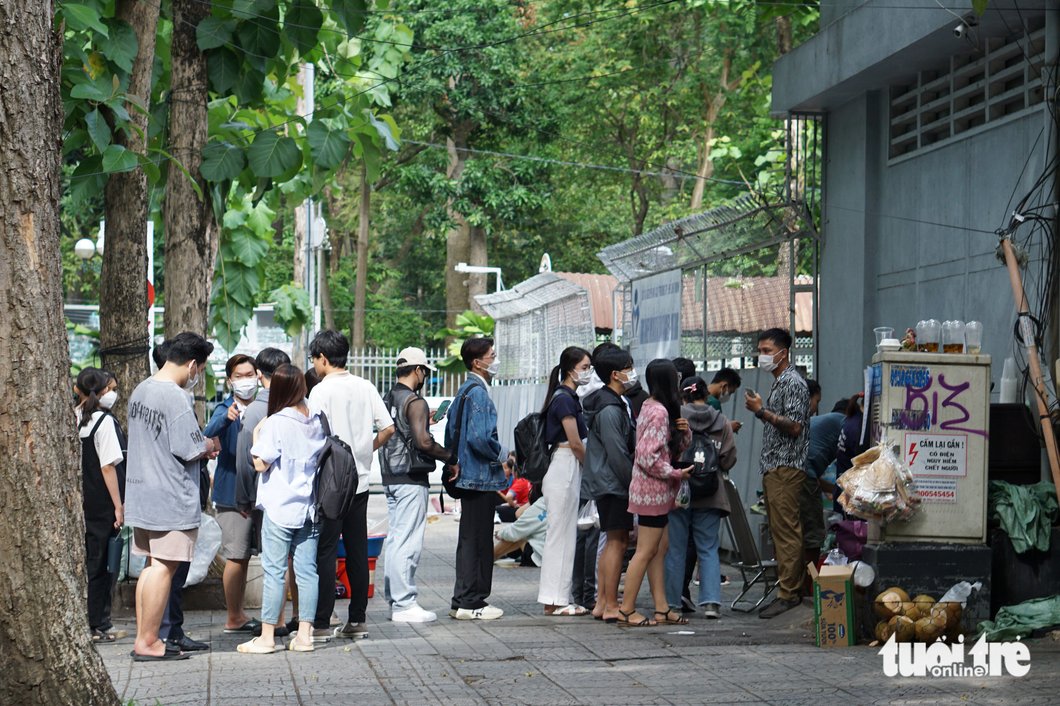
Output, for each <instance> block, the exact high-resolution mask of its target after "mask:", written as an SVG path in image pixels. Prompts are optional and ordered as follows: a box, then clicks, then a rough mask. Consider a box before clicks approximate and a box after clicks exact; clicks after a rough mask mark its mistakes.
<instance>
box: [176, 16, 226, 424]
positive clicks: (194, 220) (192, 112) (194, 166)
mask: <svg viewBox="0 0 1060 706" xmlns="http://www.w3.org/2000/svg"><path fill="white" fill-rule="evenodd" d="M209 15H210V6H209V5H206V4H204V3H202V2H201V1H200V0H173V41H172V45H171V51H172V55H173V58H172V69H171V76H172V78H171V80H170V90H169V94H170V108H169V146H168V148H167V151H168V152H169V153H170V154H172V155H179V157H177V158H178V159H180V160H181V163H182V164H183V165H184V167H185V168H186V169H187V170H188V173H189V174H190V175H191V178H192V179H194V180H195V182H196V183H198V185H199V188H200V189H202V192H203V195H204V197H205V198H202V199H200V198H199V195H198V194H197V193H195V190H194V189H193V188H192V183H191V181H189V180H188V178H187V177H186V176H184V172H182V171H181V170H180V169H173V168H171V169H170V170H169V175H168V177H167V179H166V197H165V200H164V201H163V202H162V217H163V220H164V221H165V225H166V234H165V238H166V291H167V292H170V293H172V294H173V299H174V300H177V299H178V297H179V300H177V301H172V302H171V304H172V306H167V307H166V314H165V330H166V338H172V337H173V336H176V335H177V334H178V333H180V332H182V331H191V332H192V333H197V334H199V335H200V336H203V337H206V335H207V333H208V332H209V330H210V328H211V327H210V289H211V285H212V284H213V275H214V261H215V259H216V258H217V244H218V236H219V233H218V229H217V227H216V224H215V223H214V217H213V209H212V208H211V207H210V197H209V190H208V189H207V185H206V180H205V179H203V178H202V175H201V173H200V172H199V165H200V164H202V155H201V152H202V150H203V148H204V147H205V146H206V138H207V129H208V127H209V126H208V124H207V120H206V101H207V99H208V95H207V80H208V76H207V72H206V57H205V56H204V55H203V53H202V51H200V49H199V45H198V43H197V42H196V39H195V30H196V27H198V25H199V22H201V21H202V20H203V19H204V18H206V17H208V16H209ZM205 393H206V379H205V378H203V379H202V380H201V381H200V382H199V385H198V387H196V389H195V394H196V397H200V396H205ZM195 411H196V414H198V416H199V421H200V422H202V421H205V420H204V417H205V414H206V406H205V404H204V403H203V402H197V403H196V405H195Z"/></svg>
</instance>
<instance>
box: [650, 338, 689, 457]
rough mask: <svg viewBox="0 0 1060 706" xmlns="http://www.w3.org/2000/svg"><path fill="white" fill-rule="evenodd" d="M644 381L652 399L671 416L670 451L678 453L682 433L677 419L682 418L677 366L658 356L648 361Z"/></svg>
mask: <svg viewBox="0 0 1060 706" xmlns="http://www.w3.org/2000/svg"><path fill="white" fill-rule="evenodd" d="M644 381H645V382H646V383H647V384H648V392H649V393H651V396H652V399H654V400H655V401H656V402H658V403H659V404H661V405H662V406H663V407H665V408H666V413H667V415H668V416H669V417H670V442H669V444H668V446H669V447H670V453H671V454H676V453H677V452H678V450H679V449H680V447H681V435H680V434H678V433H677V420H678V419H680V418H681V392H680V390H678V381H677V368H676V367H675V366H674V364H673V362H671V361H669V360H667V359H666V358H656V359H655V360H653V361H652V362H650V363H648V368H647V369H646V370H645V371H644Z"/></svg>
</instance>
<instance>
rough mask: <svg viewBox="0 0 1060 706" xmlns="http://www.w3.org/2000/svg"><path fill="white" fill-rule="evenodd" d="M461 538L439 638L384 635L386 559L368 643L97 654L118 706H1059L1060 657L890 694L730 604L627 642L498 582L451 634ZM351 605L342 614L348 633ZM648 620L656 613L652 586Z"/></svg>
mask: <svg viewBox="0 0 1060 706" xmlns="http://www.w3.org/2000/svg"><path fill="white" fill-rule="evenodd" d="M447 504H449V503H447ZM385 513H386V504H385V501H384V500H383V498H382V496H381V495H373V496H372V497H371V499H370V503H369V515H370V516H371V517H383V516H385ZM458 527H459V525H458V524H457V522H456V521H455V519H454V517H453V516H452V515H446V516H442V517H440V518H439V520H438V521H437V522H432V523H429V524H428V525H427V531H426V536H425V544H424V553H423V557H422V558H421V560H420V565H419V569H418V571H417V574H416V579H417V583H418V584H419V589H420V597H419V602H420V605H422V606H423V607H424V608H426V609H428V610H433V611H435V612H437V613H438V616H439V618H438V620H437V621H436V622H434V623H427V624H417V625H401V624H395V623H391V622H390V621H389V620H388V619H387V609H386V603H385V601H384V600H383V597H382V593H383V591H382V589H383V558H380V561H379V564H378V568H377V571H376V593H375V597H374V598H372V599H370V600H369V603H368V627H369V637H368V638H366V639H363V640H333V641H331V642H329V643H326V644H318V645H317V649H316V650H315V651H314V652H312V653H292V652H282V653H276V654H272V655H244V654H240V653H238V652H236V646H237V645H238V644H239V643H241V642H243V641H244V640H245V638H244V637H242V636H234V635H224V634H223V628H224V620H225V615H224V613H223V612H220V611H217V612H212V613H211V612H201V613H197V612H191V613H188V614H187V617H186V621H185V625H184V628H185V631H186V632H188V633H189V634H190V635H192V636H193V637H195V638H196V639H199V640H205V641H208V642H209V643H210V644H211V646H212V649H211V651H209V652H205V653H197V654H195V655H193V656H192V657H191V659H188V660H186V661H181V662H170V663H165V664H157V663H153V664H151V663H148V664H144V663H134V662H132V661H131V659H130V656H129V652H130V650H131V649H132V639H131V638H126V639H123V640H120V641H118V642H117V643H114V644H110V645H100V646H98V650H99V653H100V655H101V656H102V657H103V660H104V663H105V664H106V666H107V669H108V670H109V672H110V675H111V679H112V680H113V683H114V685H115V688H116V689H117V690H118V693H119V695H120V696H121V697H122V699H123V700H124V701H125V702H128V701H129V700H130V699H134V700H135V701H136V703H137V704H139V705H140V706H154V704H155V703H156V700H157V703H158V704H161V705H162V706H192V705H195V706H243V705H245V704H268V705H272V704H277V705H285V704H292V705H297V706H310V705H312V706H331V705H332V704H334V705H338V704H343V705H344V706H345V705H348V704H357V706H374V705H376V704H380V705H382V704H399V705H402V706H403V705H406V704H407V705H408V706H422V705H424V704H431V705H433V704H444V705H445V706H482V705H484V704H485V705H488V706H509V705H510V706H523V705H531V704H533V705H541V706H553V705H556V704H592V705H594V706H595V705H600V706H605V705H610V704H615V705H616V706H618V705H626V704H712V705H713V704H719V705H720V704H734V705H735V704H785V705H786V706H800V705H801V704H806V705H807V706H811V705H812V706H823V705H830V704H837V705H842V706H872V705H875V704H881V705H883V704H887V705H888V706H890V705H893V704H902V705H908V706H928V705H930V706H935V705H937V704H941V705H944V706H948V705H950V704H954V705H956V704H960V705H962V706H965V705H970V704H971V705H974V704H980V705H982V706H1002V705H1004V706H1010V705H1013V704H1049V703H1057V696H1056V694H1057V693H1060V676H1057V675H1058V674H1060V671H1058V670H1057V667H1060V644H1056V643H1053V642H1052V641H1039V642H1034V643H1030V650H1031V671H1030V673H1029V674H1028V675H1027V676H1025V677H1022V678H1018V679H1017V678H1014V677H988V678H981V679H976V678H973V677H962V678H931V677H923V678H915V677H893V678H888V677H886V676H884V673H883V668H882V664H883V662H882V658H881V657H880V656H879V654H878V652H879V650H878V648H870V647H868V646H865V645H859V646H857V647H853V648H834V649H824V650H822V649H818V648H817V647H815V646H814V642H813V634H812V629H811V628H810V626H809V624H808V623H807V621H808V619H809V618H812V610H810V609H809V607H808V606H807V605H803V606H801V607H799V608H797V609H795V610H793V611H790V612H789V613H788V614H785V615H784V616H781V618H778V619H776V620H771V621H764V620H760V619H758V617H757V615H755V614H740V613H734V612H732V611H730V610H729V609H728V604H726V606H725V608H724V610H723V617H722V619H721V620H707V619H705V618H704V617H702V615H699V614H695V615H692V616H691V619H690V624H689V625H665V626H656V627H649V628H619V627H617V626H615V625H607V624H605V623H603V622H602V621H596V620H593V619H592V618H591V617H586V616H582V617H558V618H555V617H546V616H545V615H544V611H543V607H542V606H541V605H540V604H538V603H537V602H536V598H537V588H538V577H539V574H540V572H539V570H538V569H535V568H530V569H526V568H515V567H506V568H502V567H496V568H495V569H494V574H493V595H492V596H491V597H490V603H491V604H492V605H495V606H497V607H499V608H501V609H503V610H504V611H505V615H504V617H503V618H501V619H499V620H495V621H477V620H471V621H463V620H453V619H451V618H449V617H448V611H449V605H450V604H449V600H450V596H451V595H452V590H453V582H454V568H453V564H454V556H455V547H456V536H457V530H458ZM729 573H730V575H732V574H733V572H731V571H730V572H729ZM738 590H739V589H738V588H737V587H736V586H735V585H732V586H726V587H724V588H723V598H725V597H726V596H728V600H729V602H731V601H732V599H733V597H734V596H735V595H736V594H737V592H738ZM347 605H348V604H347V602H346V601H344V600H340V601H338V602H337V605H336V611H337V612H338V614H339V615H340V616H341V617H345V615H346V611H347ZM639 605H640V608H641V610H642V611H644V610H648V609H649V608H650V597H649V595H648V591H647V587H646V586H645V587H643V588H642V589H641V592H640V595H639ZM287 610H288V615H289V613H290V608H288V609H287ZM116 622H119V623H120V621H116ZM120 627H123V628H125V629H128V630H130V632H135V626H134V625H131V624H122V625H121V626H120Z"/></svg>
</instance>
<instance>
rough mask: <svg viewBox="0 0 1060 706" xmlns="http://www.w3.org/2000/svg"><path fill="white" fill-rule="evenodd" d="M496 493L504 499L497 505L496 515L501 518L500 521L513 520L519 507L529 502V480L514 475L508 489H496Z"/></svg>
mask: <svg viewBox="0 0 1060 706" xmlns="http://www.w3.org/2000/svg"><path fill="white" fill-rule="evenodd" d="M497 495H499V496H501V498H502V499H503V500H504V502H503V503H501V504H500V505H498V506H497V516H498V517H500V518H501V522H515V519H516V513H517V512H518V510H519V508H521V507H522V506H523V505H526V504H527V503H528V502H530V481H528V480H527V479H526V478H521V477H519V476H515V477H513V478H512V484H511V486H510V487H509V488H508V490H505V491H500V490H498V491H497Z"/></svg>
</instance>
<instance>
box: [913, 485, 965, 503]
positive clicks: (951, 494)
mask: <svg viewBox="0 0 1060 706" xmlns="http://www.w3.org/2000/svg"><path fill="white" fill-rule="evenodd" d="M917 492H919V493H920V497H921V498H923V499H924V500H956V499H957V491H956V490H929V489H926V488H925V489H923V490H918V491H917Z"/></svg>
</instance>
